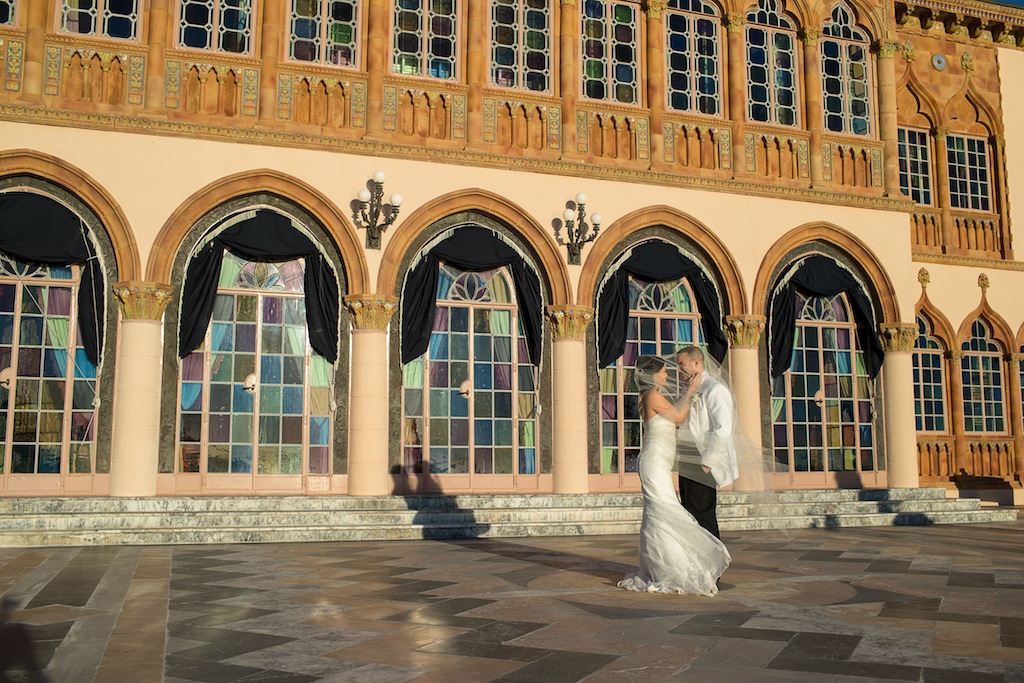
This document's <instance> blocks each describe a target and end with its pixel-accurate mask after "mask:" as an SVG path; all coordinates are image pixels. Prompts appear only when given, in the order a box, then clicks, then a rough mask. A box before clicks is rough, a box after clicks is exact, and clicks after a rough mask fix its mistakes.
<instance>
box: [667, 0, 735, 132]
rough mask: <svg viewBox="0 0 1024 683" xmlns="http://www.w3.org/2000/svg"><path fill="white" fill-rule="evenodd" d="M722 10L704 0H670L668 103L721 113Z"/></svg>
mask: <svg viewBox="0 0 1024 683" xmlns="http://www.w3.org/2000/svg"><path fill="white" fill-rule="evenodd" d="M717 15H718V13H717V11H716V10H715V8H714V6H713V5H711V4H710V3H706V2H702V1H701V0H670V1H669V3H668V7H667V8H666V12H665V42H666V45H665V48H666V55H667V60H666V66H667V68H668V74H667V79H666V80H667V82H668V106H669V107H670V108H671V109H678V110H680V111H691V112H697V113H700V114H711V115H712V116H717V115H719V114H720V113H721V110H722V109H721V108H722V104H721V100H722V96H721V88H720V85H719V83H720V76H719V72H720V59H719V33H718V25H719V18H718V16H717Z"/></svg>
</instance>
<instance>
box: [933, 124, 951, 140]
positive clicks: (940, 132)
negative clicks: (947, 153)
mask: <svg viewBox="0 0 1024 683" xmlns="http://www.w3.org/2000/svg"><path fill="white" fill-rule="evenodd" d="M934 132H935V137H936V139H938V141H939V142H941V143H943V144H945V142H946V136H947V135H949V128H946V127H945V126H936V127H935V129H934Z"/></svg>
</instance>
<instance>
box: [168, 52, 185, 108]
mask: <svg viewBox="0 0 1024 683" xmlns="http://www.w3.org/2000/svg"><path fill="white" fill-rule="evenodd" d="M164 74H165V83H164V106H165V107H167V108H168V109H177V108H178V107H180V106H181V62H175V61H168V62H167V66H166V69H165V71H164Z"/></svg>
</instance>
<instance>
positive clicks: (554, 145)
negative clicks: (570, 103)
mask: <svg viewBox="0 0 1024 683" xmlns="http://www.w3.org/2000/svg"><path fill="white" fill-rule="evenodd" d="M561 148H562V108H561V107H550V108H549V109H548V149H561Z"/></svg>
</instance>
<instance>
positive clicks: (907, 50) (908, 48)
mask: <svg viewBox="0 0 1024 683" xmlns="http://www.w3.org/2000/svg"><path fill="white" fill-rule="evenodd" d="M900 53H901V54H902V55H903V61H905V62H913V61H916V60H917V50H916V49H915V48H914V44H913V43H912V42H910V41H909V40H908V41H907V42H905V43H903V45H901V46H900Z"/></svg>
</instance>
